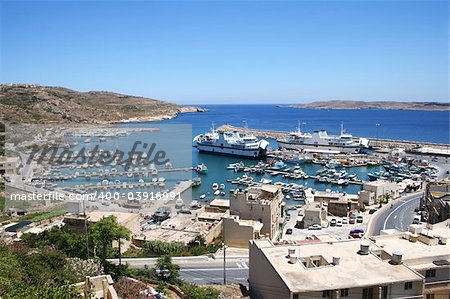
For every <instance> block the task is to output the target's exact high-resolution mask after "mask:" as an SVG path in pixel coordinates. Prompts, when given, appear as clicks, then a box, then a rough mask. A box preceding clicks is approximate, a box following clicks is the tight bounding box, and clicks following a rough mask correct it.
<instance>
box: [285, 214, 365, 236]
mask: <svg viewBox="0 0 450 299" xmlns="http://www.w3.org/2000/svg"><path fill="white" fill-rule="evenodd" d="M300 211H301V208H298V209H296V210H288V211H287V214H288V215H289V217H287V219H289V220H287V221H286V225H285V226H284V229H283V235H282V240H286V241H299V240H305V239H307V238H308V237H310V236H312V235H315V236H319V235H329V236H331V237H333V238H336V239H338V240H344V239H348V238H349V233H350V231H351V230H354V229H363V230H364V231H366V229H367V223H368V221H369V219H370V216H371V215H369V213H368V211H366V212H364V213H361V214H362V215H363V222H362V223H355V224H342V226H328V227H322V229H320V230H311V229H298V228H295V224H296V223H297V218H298V217H299V216H298V214H299V212H300ZM333 218H335V219H336V220H337V219H338V218H340V217H332V216H328V217H327V219H328V223H331V221H332V219H333ZM289 229H290V230H292V233H290V234H289V233H286V232H287V231H288V230H289Z"/></svg>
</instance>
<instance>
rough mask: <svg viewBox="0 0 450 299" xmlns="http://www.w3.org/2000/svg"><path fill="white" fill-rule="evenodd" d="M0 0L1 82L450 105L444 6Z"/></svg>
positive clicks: (232, 98)
mask: <svg viewBox="0 0 450 299" xmlns="http://www.w3.org/2000/svg"><path fill="white" fill-rule="evenodd" d="M0 1H1V4H0V5H1V6H0V10H1V15H0V17H1V23H0V24H1V34H0V35H1V36H0V37H1V52H0V59H1V60H0V63H1V64H0V71H1V73H0V81H1V82H2V83H37V84H42V85H52V86H64V87H68V88H72V89H75V90H79V91H89V90H108V91H115V92H121V93H125V94H132V95H139V96H145V97H151V98H156V99H163V100H167V101H171V102H176V103H179V104H221V103H226V104H232V103H236V104H240V103H245V104H250V103H254V104H264V103H278V104H283V103H286V104H287V103H303V102H311V101H314V100H332V99H346V100H402V101H448V100H449V86H448V79H449V78H448V67H449V60H448V45H449V40H448V34H449V3H448V1H434V0H431V1H402V0H397V1H389V0H387V1H365V0H360V1H273V2H272V1H245V2H241V1H209V2H208V1H181V2H177V1H134V2H121V1H98V2H94V1H49V2H45V1H32V2H25V1H3V0H0Z"/></svg>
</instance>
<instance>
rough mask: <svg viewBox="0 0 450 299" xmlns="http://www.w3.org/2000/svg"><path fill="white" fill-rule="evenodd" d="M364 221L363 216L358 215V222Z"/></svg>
mask: <svg viewBox="0 0 450 299" xmlns="http://www.w3.org/2000/svg"><path fill="white" fill-rule="evenodd" d="M363 221H364V218H363V216H361V215H359V216H358V217H356V222H357V223H363Z"/></svg>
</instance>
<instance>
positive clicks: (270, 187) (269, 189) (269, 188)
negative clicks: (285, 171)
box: [261, 184, 281, 193]
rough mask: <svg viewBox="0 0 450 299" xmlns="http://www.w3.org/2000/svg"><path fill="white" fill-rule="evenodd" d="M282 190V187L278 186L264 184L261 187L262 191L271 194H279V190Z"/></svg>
mask: <svg viewBox="0 0 450 299" xmlns="http://www.w3.org/2000/svg"><path fill="white" fill-rule="evenodd" d="M280 189H281V187H280V186H276V185H269V184H264V185H262V186H261V190H262V191H266V192H270V193H277V192H278V190H280Z"/></svg>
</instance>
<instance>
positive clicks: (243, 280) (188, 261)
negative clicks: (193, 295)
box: [110, 256, 248, 286]
mask: <svg viewBox="0 0 450 299" xmlns="http://www.w3.org/2000/svg"><path fill="white" fill-rule="evenodd" d="M110 261H112V262H114V263H117V262H118V261H117V259H111V260H110ZM122 261H123V262H127V263H128V264H129V266H130V267H131V268H144V267H145V265H147V266H148V267H153V266H154V264H155V262H156V259H154V258H136V259H133V258H130V259H122ZM173 262H174V263H176V264H177V265H179V266H180V276H181V278H182V279H184V280H185V281H188V282H195V283H197V284H223V259H220V258H218V259H211V258H207V257H206V256H204V257H195V258H173ZM226 276H227V283H235V284H243V285H245V286H247V278H248V257H229V258H227V263H226Z"/></svg>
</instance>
